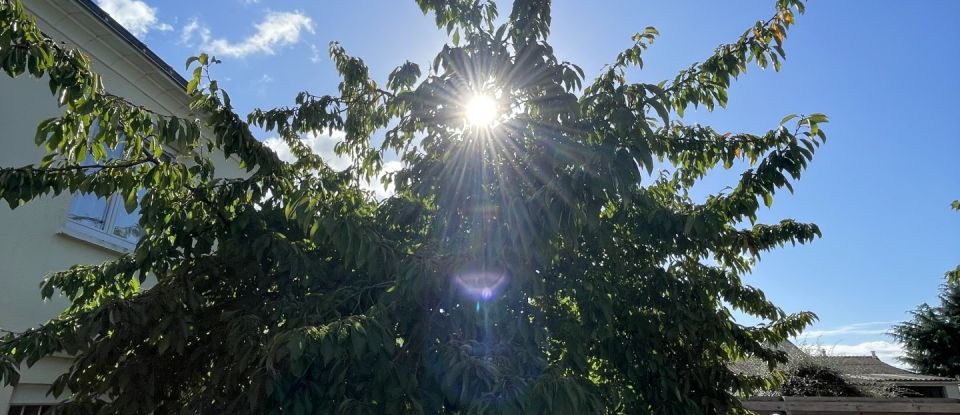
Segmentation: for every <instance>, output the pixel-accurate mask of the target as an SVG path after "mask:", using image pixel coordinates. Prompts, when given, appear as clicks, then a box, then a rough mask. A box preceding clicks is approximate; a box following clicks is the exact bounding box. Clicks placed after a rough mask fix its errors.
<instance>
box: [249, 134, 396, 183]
mask: <svg viewBox="0 0 960 415" xmlns="http://www.w3.org/2000/svg"><path fill="white" fill-rule="evenodd" d="M344 137H345V134H344V133H343V132H342V131H334V132H333V134H332V135H327V134H307V135H306V136H305V137H304V138H303V139H302V141H303V143H304V144H306V145H307V147H309V148H310V149H311V150H313V152H314V153H316V154H318V155H320V157H322V158H323V160H324V161H326V162H327V164H328V165H329V166H330V167H331V168H333V169H334V170H343V169H346V168H347V167H350V165H351V164H352V163H351V161H350V159H348V158H346V157H342V156H340V155H338V154H337V153H336V152H335V151H334V150H333V148H334V146H335V145H336V144H337V143H338V142H340V141H343V139H344ZM263 144H265V145H266V146H267V147H270V148H271V149H273V151H275V152H277V156H278V157H280V160H284V161H288V162H293V161H296V160H297V158H296V157H295V156H294V155H293V153H292V152H291V151H290V147H288V146H287V144H286V143H284V142H283V140H281V139H280V138H278V137H271V138H268V139H266V140H263ZM401 167H402V164H401V163H400V162H399V161H396V160H394V161H388V162H385V163H383V170H384V172H388V173H389V172H395V171H398V170H400V168H401ZM360 187H361V188H363V189H365V190H369V191H372V192H373V193H374V194H375V195H376V197H377V198H378V199H385V198H387V197H390V196H391V195H393V186H392V185H390V186H384V184H383V183H381V182H380V181H378V180H375V181H366V182H363V183H361V184H360Z"/></svg>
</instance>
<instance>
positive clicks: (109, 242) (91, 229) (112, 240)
mask: <svg viewBox="0 0 960 415" xmlns="http://www.w3.org/2000/svg"><path fill="white" fill-rule="evenodd" d="M143 193H144V192H142V191H141V196H142V194H143ZM139 220H140V209H139V208H137V209H136V210H134V211H133V212H130V213H127V210H126V209H125V208H124V207H123V199H122V198H121V197H119V196H117V197H108V198H98V197H97V196H96V195H92V194H79V195H77V196H76V197H74V199H73V203H72V204H71V205H70V211H69V212H68V213H67V222H66V223H65V224H64V226H63V231H64V233H66V234H69V235H71V236H73V237H77V238H81V239H84V240H88V241H90V242H93V243H96V244H98V245H104V246H105V247H107V248H111V249H114V250H119V251H128V250H131V249H133V246H134V245H136V243H137V240H139V239H140V236H141V235H143V229H141V228H140V225H139V224H138V222H139Z"/></svg>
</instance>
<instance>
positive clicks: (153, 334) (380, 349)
mask: <svg viewBox="0 0 960 415" xmlns="http://www.w3.org/2000/svg"><path fill="white" fill-rule="evenodd" d="M417 5H418V6H419V7H420V8H421V9H422V10H423V11H424V12H425V13H432V14H433V15H434V16H435V18H436V23H437V25H438V26H440V27H441V28H445V29H446V30H447V31H448V33H450V34H451V43H450V44H448V45H446V46H444V47H443V49H442V50H441V51H440V52H439V53H438V54H437V56H436V59H435V60H434V61H433V64H432V65H431V67H430V68H428V69H427V70H426V72H425V73H424V71H422V70H421V68H419V67H418V66H417V65H416V64H413V63H410V62H407V63H404V64H402V65H400V66H399V67H397V68H396V70H394V71H393V72H392V73H391V74H390V75H389V77H388V79H387V80H386V82H385V83H378V82H376V81H375V80H374V79H372V78H371V76H370V74H369V71H368V69H367V67H366V66H365V64H364V62H363V60H361V59H360V58H357V57H354V56H351V55H349V54H348V53H347V51H346V50H345V49H344V48H343V47H342V46H340V45H339V44H336V43H334V44H332V45H331V48H330V55H331V56H332V58H333V60H334V62H335V64H336V69H337V71H338V72H339V73H340V75H341V77H342V81H341V82H340V83H339V85H338V87H337V91H336V92H335V93H333V94H330V95H314V94H310V93H306V92H304V93H301V94H299V95H298V96H297V97H296V100H295V103H294V104H293V105H292V106H290V107H283V108H275V109H269V110H255V111H253V112H252V113H251V114H249V115H248V116H247V117H246V118H243V117H241V116H240V115H237V114H236V113H235V112H234V109H233V107H232V105H231V101H230V98H229V95H228V94H227V92H226V91H224V90H223V89H221V88H220V87H219V86H218V84H217V81H216V80H215V79H213V78H212V77H211V76H210V70H209V69H210V67H211V65H214V64H216V63H219V62H218V61H217V60H216V59H214V58H212V57H208V56H207V55H200V56H198V57H194V58H191V59H190V60H188V61H187V66H188V68H193V77H192V80H191V81H190V83H189V85H188V87H187V93H188V94H190V97H191V106H192V108H193V109H194V110H195V111H196V112H197V113H198V114H202V117H201V118H199V119H184V118H177V117H174V116H169V115H165V114H159V113H155V112H152V111H151V110H149V109H147V108H142V107H138V106H135V105H131V104H130V103H129V102H127V101H125V100H124V99H123V98H122V97H117V96H114V95H111V94H109V93H108V92H107V91H108V90H109V88H105V87H104V85H102V83H101V80H100V77H99V76H98V75H97V74H96V73H94V72H92V71H91V70H90V62H89V59H88V58H87V57H85V56H83V54H81V53H80V52H78V51H75V50H70V49H67V48H65V47H63V46H62V45H61V44H59V43H57V42H55V41H53V40H51V39H48V38H46V37H45V36H44V35H43V34H42V33H41V32H40V31H39V30H38V29H37V27H36V26H35V24H34V22H33V20H32V19H31V18H30V17H28V16H27V15H25V14H24V12H23V10H22V8H21V6H20V5H19V4H18V2H16V1H11V0H0V63H2V67H3V69H4V70H5V71H6V73H7V74H9V75H10V76H18V75H21V74H28V75H31V76H33V77H43V78H45V79H47V80H48V81H49V85H50V90H51V92H52V93H53V95H54V97H56V99H57V100H58V102H59V104H60V105H61V106H62V107H63V110H64V114H63V115H62V116H60V117H56V118H53V119H50V120H47V121H44V122H42V123H41V124H40V125H39V126H38V129H37V136H36V141H37V143H38V144H39V145H41V146H43V148H45V149H46V150H47V153H48V155H47V156H46V157H44V158H43V160H42V161H40V162H39V164H37V165H30V166H23V167H4V168H3V169H2V170H0V196H2V197H3V198H4V199H6V200H7V201H8V202H9V203H10V205H11V206H12V207H14V208H15V207H18V206H21V205H23V204H25V203H27V202H28V201H30V200H33V199H35V198H38V197H41V196H43V195H47V194H59V193H62V192H71V193H73V192H82V193H91V194H96V195H98V196H104V197H106V196H109V195H117V196H116V197H123V198H125V200H126V202H127V205H128V209H131V210H132V209H134V208H135V207H136V206H137V204H138V203H139V207H140V212H141V215H142V216H141V220H140V225H141V226H142V228H143V236H142V238H141V239H140V241H139V243H138V244H137V246H136V249H135V250H134V251H133V252H132V253H130V254H128V255H123V256H121V257H120V258H118V259H117V260H115V261H111V262H107V263H104V264H100V265H95V266H90V265H78V266H75V267H73V268H71V269H69V270H67V271H64V272H58V273H54V274H52V275H50V276H49V277H48V278H47V279H46V280H45V282H44V284H43V286H42V289H41V291H42V295H43V296H44V297H50V296H53V295H55V294H57V293H59V295H63V296H65V297H66V298H68V299H69V300H70V306H69V307H68V308H67V309H66V310H65V311H64V312H63V314H62V315H61V316H60V317H59V318H56V319H54V320H51V321H48V322H46V323H44V324H43V325H42V326H40V327H37V328H36V329H33V330H29V331H27V332H25V333H22V334H19V335H16V336H8V337H7V338H5V339H4V340H3V343H2V344H0V359H2V370H0V375H2V379H3V380H4V381H5V382H8V383H10V382H16V381H17V379H18V367H19V365H21V364H26V365H30V364H32V363H34V362H36V361H37V360H38V359H40V358H41V357H43V356H48V355H51V354H53V353H57V352H66V353H69V354H70V355H72V356H74V357H75V361H74V363H73V365H72V367H71V368H70V370H69V372H68V373H66V374H64V375H63V376H62V377H61V378H59V379H58V381H57V382H56V384H55V385H54V387H53V392H54V393H56V394H58V395H59V394H61V393H63V392H64V391H67V390H69V398H70V399H71V400H72V402H73V403H72V404H71V405H70V406H69V407H68V410H77V411H94V410H99V411H100V413H173V412H190V413H228V412H229V413H351V414H353V413H357V414H360V413H388V414H389V413H425V414H434V413H450V414H473V413H503V414H514V413H515V414H520V413H556V414H583V413H697V414H702V413H729V412H743V410H742V409H741V408H740V404H739V401H738V399H737V396H739V395H741V394H744V393H748V392H749V391H753V390H755V389H757V388H761V387H767V388H771V387H773V380H772V379H770V378H767V377H764V376H749V375H740V374H736V373H734V372H732V371H731V370H730V369H729V368H728V364H729V363H730V362H731V361H733V360H736V359H739V358H743V357H746V356H754V357H757V358H759V359H761V360H762V361H764V362H766V363H767V364H768V365H770V366H771V367H772V366H773V365H776V364H778V363H782V362H783V361H785V358H786V356H785V354H784V353H783V352H779V351H777V350H774V349H771V348H769V347H767V346H766V345H770V344H777V343H779V342H781V341H782V340H784V339H786V338H787V337H789V336H791V335H794V334H797V333H798V332H799V331H800V330H802V329H803V328H804V327H805V326H806V325H808V324H809V323H810V322H811V321H812V320H813V319H814V318H815V316H814V315H813V314H810V313H799V314H792V315H791V314H787V313H784V312H783V311H782V310H781V309H779V308H778V307H776V306H775V305H774V304H772V303H770V302H769V301H768V300H767V299H766V298H765V297H764V294H763V293H762V292H761V291H760V290H758V289H756V288H753V287H750V286H748V285H745V284H744V283H743V282H742V281H741V276H742V275H743V274H744V273H746V272H748V271H749V270H750V269H751V266H752V265H753V264H754V262H755V260H756V259H757V258H758V257H759V255H760V253H762V252H764V251H768V250H770V249H774V248H776V247H778V246H782V245H784V244H786V243H790V244H794V243H805V242H808V241H810V240H812V239H814V238H815V237H817V236H818V235H819V234H820V232H819V229H818V228H817V227H816V226H815V225H812V224H803V223H798V222H795V221H793V220H783V221H781V222H779V223H774V224H758V223H755V222H756V214H757V211H758V210H759V209H760V208H761V207H762V206H763V205H768V206H769V205H770V204H771V203H772V197H773V195H774V193H775V192H776V191H778V190H782V189H784V188H786V189H788V190H792V186H791V180H796V179H798V178H799V177H800V175H801V172H802V171H803V170H804V168H805V167H806V166H807V164H808V162H809V161H810V160H811V159H812V157H813V152H814V151H815V149H816V148H817V147H818V146H819V145H820V144H821V143H822V142H823V141H824V140H825V134H824V132H823V130H821V129H820V125H821V124H822V123H824V122H826V120H827V119H826V117H825V116H824V115H821V114H812V115H809V116H799V117H798V116H794V115H790V116H787V117H785V118H784V119H783V120H781V121H780V122H779V123H774V124H773V128H772V129H771V130H770V131H768V132H766V133H762V134H750V133H722V132H718V131H716V130H714V129H713V128H710V127H708V126H703V125H699V124H693V125H690V124H686V123H684V121H683V113H684V111H685V110H686V109H687V108H689V107H691V106H700V107H705V108H707V109H710V110H713V109H715V108H717V107H723V106H724V105H725V104H726V102H727V93H728V92H727V91H728V87H729V86H730V83H731V81H732V80H733V79H734V78H736V77H738V76H740V75H741V74H743V73H744V72H745V71H746V70H747V68H748V66H749V65H752V64H756V65H758V66H759V67H768V66H772V67H773V68H774V69H779V68H780V64H781V60H782V59H783V58H784V51H783V49H782V42H783V41H784V36H785V33H786V31H787V28H788V27H789V26H791V24H792V23H793V22H794V18H795V16H796V14H797V13H800V12H802V11H803V10H804V7H803V6H804V5H803V3H802V2H800V1H799V0H779V1H777V2H776V9H775V12H774V14H773V16H772V17H771V18H769V19H767V20H765V21H759V22H757V23H756V25H754V26H752V27H750V28H749V29H748V30H747V31H746V32H745V33H744V34H743V35H742V36H740V37H739V38H738V39H736V41H735V42H733V43H730V44H725V45H722V46H720V47H718V48H717V49H716V51H715V53H714V54H713V55H711V56H709V57H707V58H706V59H705V60H704V61H703V62H699V63H695V64H693V65H692V66H690V67H689V68H688V69H685V70H682V71H680V73H679V74H678V75H677V76H676V77H675V78H674V79H671V80H664V81H662V82H658V83H643V82H635V81H629V80H628V79H627V77H626V72H627V70H628V69H629V68H642V66H643V56H642V54H643V52H644V50H645V49H647V47H648V46H649V45H650V44H651V43H653V41H654V39H655V38H656V37H657V36H658V33H657V31H656V30H655V29H653V28H647V29H646V30H644V31H642V32H640V33H637V34H636V35H635V36H634V37H633V39H632V40H633V44H632V45H630V46H629V47H627V48H626V49H625V50H624V51H623V52H622V53H620V54H618V55H617V56H616V57H615V58H614V60H613V62H611V63H610V64H609V65H608V66H606V67H605V68H604V69H603V71H602V72H601V73H600V74H599V75H598V76H596V77H595V78H593V79H592V80H587V79H586V78H585V76H584V73H583V71H582V70H581V69H580V68H579V67H578V66H576V65H574V64H572V63H568V62H564V61H562V60H560V59H559V58H558V57H556V56H555V55H554V51H553V49H552V48H551V46H550V45H549V43H548V41H547V39H548V34H549V30H550V2H549V1H545V0H517V1H515V2H514V3H513V5H512V9H511V10H510V14H509V16H508V17H507V18H506V19H505V21H506V23H505V24H503V25H501V26H495V25H494V22H495V21H496V16H497V8H496V5H495V4H493V3H492V2H484V1H479V2H478V1H470V0H417ZM477 97H480V98H477ZM478 102H479V106H480V107H481V108H480V109H481V110H487V111H488V113H487V114H486V116H481V117H473V116H472V113H470V114H468V113H467V112H470V111H473V110H474V109H472V108H470V107H473V106H476V105H475V104H477V103H478ZM484 118H486V120H482V119H484ZM252 126H256V127H258V128H263V129H265V130H266V131H270V132H273V133H274V134H278V135H279V136H280V137H282V138H283V140H285V142H286V143H287V144H288V145H289V146H290V147H291V149H292V151H293V152H294V154H295V155H297V156H298V160H297V161H296V162H294V163H284V162H282V161H280V160H279V159H278V158H277V156H276V155H275V154H274V153H273V152H272V151H270V150H269V149H268V148H266V147H264V146H263V145H262V144H261V143H259V142H258V141H257V140H256V139H255V138H254V135H253V134H252V133H251V127H252ZM328 130H340V131H343V132H344V133H345V137H346V138H345V139H344V141H343V142H342V143H340V144H339V145H338V146H337V151H338V152H339V153H340V154H342V155H345V156H348V157H350V158H351V159H352V160H353V165H352V167H350V168H349V169H347V170H345V171H339V172H338V171H333V170H331V169H330V168H329V167H327V166H326V165H325V164H324V162H323V161H322V160H321V159H320V158H319V157H318V156H316V155H314V154H311V153H310V151H309V149H308V148H307V147H306V146H305V145H304V144H303V143H302V142H300V141H299V139H300V137H301V136H302V135H303V134H306V133H310V132H317V131H328ZM91 131H95V133H92V134H91ZM121 141H123V142H124V144H125V145H123V146H121V147H122V157H119V158H108V156H107V154H108V151H107V150H110V149H117V148H118V145H119V144H120V143H121ZM165 145H166V146H171V147H174V148H176V149H177V150H178V152H179V154H180V157H177V158H176V159H173V160H164V159H161V158H160V155H161V154H162V150H163V146H165ZM201 150H203V151H201ZM211 150H218V151H219V153H221V154H225V155H227V156H233V157H236V158H238V159H239V160H241V161H242V164H243V166H244V167H245V168H246V169H248V172H249V176H248V177H244V178H237V179H224V178H217V176H216V175H215V174H214V171H213V168H212V164H211V160H210V157H212V156H211V154H215V152H212V151H211ZM91 154H92V156H93V158H94V160H95V161H94V162H93V164H83V163H84V160H85V158H86V157H88V155H91ZM393 154H396V155H397V156H398V157H399V159H400V160H401V161H402V163H403V166H404V167H403V169H402V170H400V171H399V172H396V173H385V172H384V171H383V169H382V165H383V160H384V157H387V156H388V155H393ZM718 166H722V167H725V168H728V169H729V168H734V166H737V168H742V169H743V171H742V174H741V175H740V178H739V181H738V182H737V183H736V184H735V185H734V186H733V187H732V189H730V190H727V191H724V192H721V193H718V194H715V195H713V196H710V197H708V198H706V200H703V201H696V200H693V199H692V198H691V197H689V196H688V194H687V193H688V190H689V189H690V188H691V187H692V186H693V185H694V184H695V183H697V182H698V181H700V179H702V178H703V177H704V175H706V174H707V172H708V171H709V170H711V169H713V168H714V167H718ZM370 178H382V180H384V181H387V182H389V183H392V184H393V185H394V186H395V188H396V195H395V196H392V197H390V198H388V199H386V200H382V201H378V200H376V199H375V198H374V197H373V196H372V195H371V194H369V193H368V192H365V191H363V190H361V188H360V187H359V186H358V183H359V182H360V181H362V180H365V179H370ZM141 189H145V190H146V193H145V195H144V196H143V197H142V199H140V200H139V202H138V197H137V194H138V191H140V190H141ZM148 278H150V279H153V280H155V284H154V285H153V286H152V287H151V288H149V289H146V290H142V289H140V284H141V283H143V282H144V281H146V280H147V279H148ZM734 309H735V310H739V311H740V312H743V313H746V314H749V315H752V316H756V317H758V318H759V319H761V320H762V321H764V323H763V324H759V325H756V326H745V325H742V324H738V323H737V322H736V321H735V320H734V319H733V317H732V314H731V312H732V310H734ZM87 413H90V412H87Z"/></svg>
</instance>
